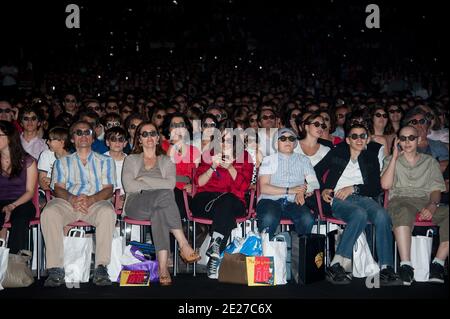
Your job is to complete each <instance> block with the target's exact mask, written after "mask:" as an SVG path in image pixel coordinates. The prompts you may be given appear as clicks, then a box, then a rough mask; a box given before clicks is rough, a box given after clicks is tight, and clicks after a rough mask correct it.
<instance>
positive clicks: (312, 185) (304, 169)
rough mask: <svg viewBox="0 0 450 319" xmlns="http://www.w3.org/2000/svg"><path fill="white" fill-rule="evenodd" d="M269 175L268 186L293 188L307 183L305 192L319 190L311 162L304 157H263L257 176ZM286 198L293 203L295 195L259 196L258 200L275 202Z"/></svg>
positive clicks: (276, 155)
mask: <svg viewBox="0 0 450 319" xmlns="http://www.w3.org/2000/svg"><path fill="white" fill-rule="evenodd" d="M261 175H270V184H271V185H273V186H278V187H283V188H286V187H295V186H300V185H303V184H305V180H306V182H307V183H308V189H307V192H312V191H313V190H314V189H319V187H320V185H319V181H318V180H317V177H316V172H315V171H314V168H313V166H312V164H311V161H310V160H309V158H308V157H306V156H305V155H301V154H298V153H293V154H290V155H285V154H282V153H276V154H272V155H269V156H266V157H264V159H263V161H262V163H261V166H260V168H259V176H261ZM280 198H287V200H288V201H290V202H294V201H295V194H289V195H286V194H283V195H268V194H261V195H260V196H259V198H258V200H260V199H272V200H277V199H280Z"/></svg>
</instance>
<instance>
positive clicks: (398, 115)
mask: <svg viewBox="0 0 450 319" xmlns="http://www.w3.org/2000/svg"><path fill="white" fill-rule="evenodd" d="M388 113H389V119H390V120H391V122H400V120H401V119H402V111H401V110H400V106H398V105H393V106H390V107H389V109H388Z"/></svg>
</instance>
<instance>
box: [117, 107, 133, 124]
mask: <svg viewBox="0 0 450 319" xmlns="http://www.w3.org/2000/svg"><path fill="white" fill-rule="evenodd" d="M131 113H133V109H132V108H131V107H128V106H125V107H123V108H122V110H121V111H120V118H121V119H122V121H125V120H126V119H127V117H128V116H130V114H131Z"/></svg>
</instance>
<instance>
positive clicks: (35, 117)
mask: <svg viewBox="0 0 450 319" xmlns="http://www.w3.org/2000/svg"><path fill="white" fill-rule="evenodd" d="M22 119H23V121H25V122H28V121H32V122H34V121H36V120H37V116H24V117H23V118H22Z"/></svg>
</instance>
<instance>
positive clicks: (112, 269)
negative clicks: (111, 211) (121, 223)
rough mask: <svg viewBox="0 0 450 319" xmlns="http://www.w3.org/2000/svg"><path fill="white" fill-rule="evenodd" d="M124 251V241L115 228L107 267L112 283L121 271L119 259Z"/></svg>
mask: <svg viewBox="0 0 450 319" xmlns="http://www.w3.org/2000/svg"><path fill="white" fill-rule="evenodd" d="M124 249H125V240H124V238H123V236H120V230H119V229H117V228H116V230H115V231H114V234H113V239H112V245H111V260H110V262H109V265H108V267H107V269H108V275H109V279H110V280H111V281H112V282H115V281H116V280H117V278H118V277H119V274H120V271H121V270H122V264H121V262H120V258H121V257H122V255H123V252H124Z"/></svg>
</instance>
